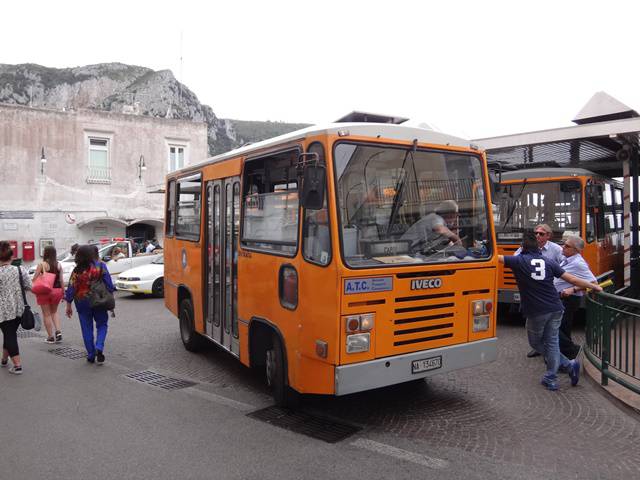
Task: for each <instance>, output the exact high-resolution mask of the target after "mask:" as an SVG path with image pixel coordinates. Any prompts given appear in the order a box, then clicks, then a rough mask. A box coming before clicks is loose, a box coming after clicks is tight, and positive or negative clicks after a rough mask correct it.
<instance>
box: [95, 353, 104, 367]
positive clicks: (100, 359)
mask: <svg viewBox="0 0 640 480" xmlns="http://www.w3.org/2000/svg"><path fill="white" fill-rule="evenodd" d="M96 361H97V363H98V365H104V354H103V353H102V350H96Z"/></svg>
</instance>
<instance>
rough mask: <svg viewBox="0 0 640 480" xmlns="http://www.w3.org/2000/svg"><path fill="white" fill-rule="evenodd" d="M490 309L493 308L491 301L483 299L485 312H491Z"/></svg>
mask: <svg viewBox="0 0 640 480" xmlns="http://www.w3.org/2000/svg"><path fill="white" fill-rule="evenodd" d="M492 310H493V302H492V301H491V300H485V302H484V311H485V312H486V313H491V311H492Z"/></svg>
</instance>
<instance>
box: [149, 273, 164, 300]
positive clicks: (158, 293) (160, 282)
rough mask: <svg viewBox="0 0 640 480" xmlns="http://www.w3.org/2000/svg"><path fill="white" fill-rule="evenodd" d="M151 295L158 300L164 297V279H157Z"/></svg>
mask: <svg viewBox="0 0 640 480" xmlns="http://www.w3.org/2000/svg"><path fill="white" fill-rule="evenodd" d="M151 293H152V294H153V296H154V297H156V298H162V297H164V278H163V277H160V278H156V280H155V282H153V285H152V286H151Z"/></svg>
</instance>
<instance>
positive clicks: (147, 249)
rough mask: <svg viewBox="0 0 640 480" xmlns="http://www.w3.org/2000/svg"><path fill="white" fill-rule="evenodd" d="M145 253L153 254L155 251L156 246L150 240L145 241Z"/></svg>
mask: <svg viewBox="0 0 640 480" xmlns="http://www.w3.org/2000/svg"><path fill="white" fill-rule="evenodd" d="M144 245H145V247H144V253H151V252H153V251H154V250H155V248H156V247H155V245H154V244H153V243H151V242H150V241H149V240H145V242H144Z"/></svg>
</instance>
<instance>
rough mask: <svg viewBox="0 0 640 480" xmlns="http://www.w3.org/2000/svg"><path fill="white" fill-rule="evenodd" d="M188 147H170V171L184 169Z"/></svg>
mask: <svg viewBox="0 0 640 480" xmlns="http://www.w3.org/2000/svg"><path fill="white" fill-rule="evenodd" d="M186 150H187V147H185V146H184V145H169V171H170V172H173V171H174V170H178V169H180V168H182V167H184V157H185V151H186Z"/></svg>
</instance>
